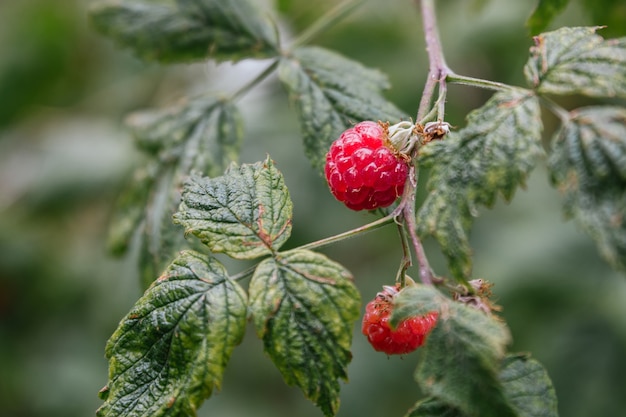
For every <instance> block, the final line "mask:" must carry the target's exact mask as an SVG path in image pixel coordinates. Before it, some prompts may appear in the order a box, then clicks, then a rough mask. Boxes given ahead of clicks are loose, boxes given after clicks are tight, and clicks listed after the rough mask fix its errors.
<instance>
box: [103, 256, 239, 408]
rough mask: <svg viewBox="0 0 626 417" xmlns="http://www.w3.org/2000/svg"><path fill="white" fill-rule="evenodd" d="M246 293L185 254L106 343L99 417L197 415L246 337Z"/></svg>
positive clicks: (209, 261) (214, 264) (215, 267)
mask: <svg viewBox="0 0 626 417" xmlns="http://www.w3.org/2000/svg"><path fill="white" fill-rule="evenodd" d="M246 311H247V310H246V295H245V292H244V291H243V290H242V289H241V288H240V287H239V285H237V284H236V283H235V282H233V281H231V280H230V279H229V278H228V275H227V273H226V270H225V268H224V267H223V266H222V265H221V264H220V263H219V262H218V261H217V260H215V259H213V258H209V257H206V256H204V255H201V254H199V253H196V252H183V253H181V254H180V256H179V257H178V258H177V259H176V260H175V261H174V262H172V264H171V265H170V266H169V267H168V268H167V269H166V271H165V272H164V273H163V275H162V276H161V277H160V278H159V279H158V280H157V281H156V282H154V284H153V285H152V286H151V287H150V288H149V289H148V290H147V291H146V293H145V294H144V295H143V297H141V298H140V299H139V300H138V301H137V303H136V304H135V306H134V307H133V308H132V310H131V311H130V313H129V314H128V315H127V316H126V317H125V318H124V319H123V320H122V321H121V322H120V325H119V327H118V328H117V330H116V331H115V333H113V336H111V339H110V340H109V341H108V343H107V347H106V356H107V358H108V359H109V382H108V385H107V387H105V388H104V389H103V390H102V391H101V396H102V397H104V398H105V399H106V402H105V403H104V404H103V405H102V406H101V407H100V408H99V409H98V412H97V415H98V416H99V417H113V416H124V417H133V416H137V417H139V416H147V415H149V416H154V417H156V416H166V415H167V416H195V415H196V409H197V408H198V407H199V406H200V404H201V403H202V402H203V401H204V400H205V399H206V398H208V397H209V396H210V395H211V393H212V391H213V389H214V388H217V389H219V388H220V384H221V380H222V376H223V374H224V369H225V367H226V365H227V363H228V360H229V358H230V355H231V353H232V351H233V349H234V347H235V346H236V345H238V344H239V343H240V342H241V340H242V338H243V335H244V330H245V326H246Z"/></svg>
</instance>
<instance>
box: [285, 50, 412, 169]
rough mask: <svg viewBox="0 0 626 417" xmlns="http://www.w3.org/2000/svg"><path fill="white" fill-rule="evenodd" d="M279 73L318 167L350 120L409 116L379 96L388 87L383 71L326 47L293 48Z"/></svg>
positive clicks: (309, 151)
mask: <svg viewBox="0 0 626 417" xmlns="http://www.w3.org/2000/svg"><path fill="white" fill-rule="evenodd" d="M278 75H279V78H280V80H281V81H282V83H283V84H284V85H285V87H286V88H287V90H288V91H289V94H290V96H291V98H292V100H293V101H294V103H295V105H296V111H297V113H298V117H299V119H300V125H301V128H302V134H303V137H304V147H305V151H306V154H307V156H308V157H309V159H310V160H311V163H312V164H313V166H314V167H316V168H318V169H320V170H321V169H322V168H323V165H324V161H325V155H326V152H327V151H328V148H329V147H330V144H331V143H332V142H333V141H334V140H335V139H337V138H338V137H339V135H340V134H341V132H343V131H344V130H345V129H346V128H348V127H349V126H351V125H353V124H356V123H358V122H360V121H363V120H373V121H378V120H381V121H389V122H393V123H395V122H397V121H399V120H400V119H403V118H407V116H406V115H405V114H404V113H403V112H402V111H400V110H399V109H398V108H397V107H396V106H394V105H393V104H391V103H390V102H388V101H387V100H385V98H384V97H383V96H382V90H383V89H386V88H389V81H388V80H387V77H386V76H385V75H384V74H383V73H381V72H380V71H377V70H373V69H370V68H367V67H364V66H363V65H361V64H360V63H358V62H356V61H353V60H351V59H348V58H346V57H344V56H342V55H339V54H337V53H335V52H332V51H329V50H327V49H323V48H319V47H303V48H298V49H296V50H295V51H293V54H292V55H291V56H289V57H285V58H283V59H282V60H281V62H280V65H279V68H278Z"/></svg>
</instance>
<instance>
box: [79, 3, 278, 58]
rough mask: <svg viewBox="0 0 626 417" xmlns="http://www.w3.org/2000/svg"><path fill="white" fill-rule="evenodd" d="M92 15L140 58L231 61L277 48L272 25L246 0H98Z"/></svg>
mask: <svg viewBox="0 0 626 417" xmlns="http://www.w3.org/2000/svg"><path fill="white" fill-rule="evenodd" d="M91 17H92V20H93V22H94V24H95V26H96V28H97V29H98V30H99V31H100V32H101V33H103V34H104V35H107V36H109V37H111V38H113V39H115V40H116V41H117V42H119V43H120V44H121V45H123V46H126V47H130V48H132V49H133V51H134V52H135V53H136V54H137V55H138V56H139V57H141V58H143V59H145V60H154V61H161V62H185V61H194V60H203V59H207V58H209V57H212V58H215V59H217V60H220V61H222V60H234V61H236V60H239V59H244V58H252V57H258V58H264V57H268V56H274V55H276V54H277V50H278V47H277V45H276V37H275V35H274V28H273V27H272V25H271V24H270V23H269V22H268V21H266V20H265V19H264V18H263V17H262V16H261V13H260V11H258V10H257V9H256V7H255V6H254V3H252V2H251V1H249V0H164V1H158V2H154V1H153V2H150V1H145V0H143V1H141V0H99V1H97V2H96V3H94V5H93V6H92V8H91Z"/></svg>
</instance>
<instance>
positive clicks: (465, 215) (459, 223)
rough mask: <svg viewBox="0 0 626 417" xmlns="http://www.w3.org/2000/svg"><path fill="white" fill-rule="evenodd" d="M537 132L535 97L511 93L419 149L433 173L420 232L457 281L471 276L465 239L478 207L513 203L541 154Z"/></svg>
mask: <svg viewBox="0 0 626 417" xmlns="http://www.w3.org/2000/svg"><path fill="white" fill-rule="evenodd" d="M541 130H542V125H541V118H540V109H539V104H538V100H537V98H536V97H535V96H534V95H533V94H531V93H530V92H529V91H527V90H510V91H504V92H499V93H497V94H495V95H494V96H493V97H492V98H491V99H490V100H489V101H488V102H487V103H486V104H485V105H484V106H483V107H481V108H479V109H477V110H475V111H473V112H472V113H470V115H469V116H468V119H467V126H466V127H465V128H463V129H462V130H460V131H459V132H458V133H451V134H450V135H448V136H447V137H446V138H445V139H444V140H443V141H438V142H431V143H429V144H427V145H425V146H424V147H423V148H422V149H421V150H420V160H419V161H420V163H421V164H422V165H423V166H424V167H428V168H431V172H430V178H429V180H428V183H427V188H428V190H429V194H428V196H427V198H426V200H425V201H424V203H423V204H422V206H421V208H420V209H419V212H418V215H417V220H418V231H419V233H420V234H422V235H426V234H430V235H432V236H434V237H435V239H437V241H438V242H439V244H440V246H441V248H442V250H443V252H444V254H445V255H446V257H447V258H448V262H449V267H450V271H451V273H452V274H453V275H454V276H455V277H456V278H458V279H464V277H468V276H469V275H470V274H471V267H472V265H471V253H470V245H469V242H468V236H467V234H468V231H469V228H470V226H471V224H472V217H473V216H476V215H477V212H478V206H479V205H483V206H487V207H491V206H492V205H493V204H494V202H495V201H496V197H497V196H498V194H500V195H502V196H503V197H504V199H505V200H506V201H509V200H511V198H512V197H513V194H514V192H515V190H516V188H517V187H518V186H519V185H523V184H524V182H525V179H526V177H527V175H528V174H529V172H530V171H531V170H532V168H533V167H534V165H535V162H536V161H537V159H538V158H540V157H541V156H542V155H543V150H542V148H541Z"/></svg>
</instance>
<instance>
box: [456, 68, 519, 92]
mask: <svg viewBox="0 0 626 417" xmlns="http://www.w3.org/2000/svg"><path fill="white" fill-rule="evenodd" d="M446 81H447V82H449V83H451V84H461V85H469V86H471V87H478V88H486V89H488V90H496V91H509V90H512V89H514V88H518V87H513V86H511V85H508V84H503V83H499V82H496V81H489V80H483V79H480V78H473V77H466V76H464V75H458V74H455V73H453V72H450V73H449V74H448V75H447V77H446Z"/></svg>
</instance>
